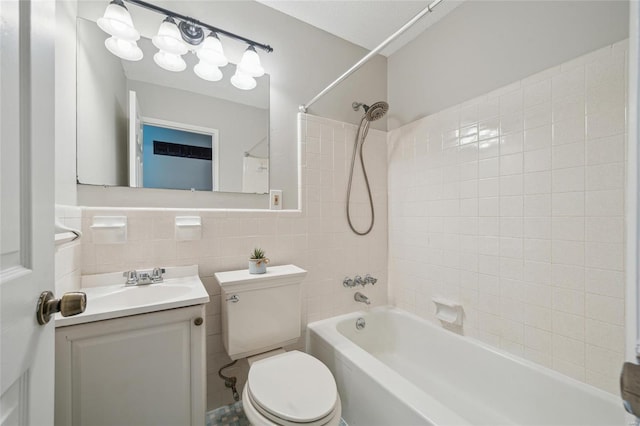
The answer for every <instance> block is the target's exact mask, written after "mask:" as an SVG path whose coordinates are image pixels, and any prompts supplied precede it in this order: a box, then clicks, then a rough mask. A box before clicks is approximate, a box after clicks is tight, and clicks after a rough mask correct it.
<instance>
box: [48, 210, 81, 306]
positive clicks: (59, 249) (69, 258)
mask: <svg viewBox="0 0 640 426" xmlns="http://www.w3.org/2000/svg"><path fill="white" fill-rule="evenodd" d="M55 215H56V218H57V219H58V220H59V221H60V223H61V224H63V225H65V226H67V227H69V228H73V229H81V228H82V209H81V208H79V207H75V206H63V205H56V207H55ZM81 243H82V242H81V241H80V240H76V241H73V242H69V243H64V244H60V245H56V247H55V263H54V268H55V290H56V291H55V293H56V296H57V297H60V295H62V294H63V293H66V292H69V291H76V290H78V289H80V274H81V269H82V244H81Z"/></svg>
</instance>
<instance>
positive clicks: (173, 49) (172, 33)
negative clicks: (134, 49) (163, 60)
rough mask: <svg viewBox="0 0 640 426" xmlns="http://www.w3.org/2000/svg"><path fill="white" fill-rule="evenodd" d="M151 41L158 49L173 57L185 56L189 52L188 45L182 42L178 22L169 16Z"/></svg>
mask: <svg viewBox="0 0 640 426" xmlns="http://www.w3.org/2000/svg"><path fill="white" fill-rule="evenodd" d="M151 41H152V42H153V45H154V46H155V47H157V48H158V49H160V50H164V51H165V52H168V53H171V54H173V55H184V54H185V53H187V50H188V48H187V45H186V44H185V43H184V41H182V35H180V29H179V28H178V26H177V25H176V21H174V20H173V18H171V17H168V16H167V17H166V18H165V20H164V21H162V24H160V28H158V34H156V35H155V36H153V38H152V39H151Z"/></svg>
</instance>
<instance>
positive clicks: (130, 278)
mask: <svg viewBox="0 0 640 426" xmlns="http://www.w3.org/2000/svg"><path fill="white" fill-rule="evenodd" d="M122 276H123V277H125V278H126V279H127V282H126V283H125V284H127V285H131V284H137V283H138V272H136V270H135V269H132V270H130V271H125V272H123V273H122Z"/></svg>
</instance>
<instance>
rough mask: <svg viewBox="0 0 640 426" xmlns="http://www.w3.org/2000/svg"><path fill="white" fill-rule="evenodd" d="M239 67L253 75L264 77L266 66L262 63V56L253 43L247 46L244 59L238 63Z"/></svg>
mask: <svg viewBox="0 0 640 426" xmlns="http://www.w3.org/2000/svg"><path fill="white" fill-rule="evenodd" d="M238 69H240V70H241V71H242V72H243V73H244V74H247V75H250V76H251V77H262V76H263V75H264V68H262V64H260V57H259V56H258V52H256V48H255V47H253V46H251V45H249V47H247V50H245V51H244V54H243V55H242V60H241V61H240V63H239V64H238Z"/></svg>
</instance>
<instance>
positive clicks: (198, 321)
mask: <svg viewBox="0 0 640 426" xmlns="http://www.w3.org/2000/svg"><path fill="white" fill-rule="evenodd" d="M202 322H203V320H202V317H198V318H196V319H194V320H193V323H194V324H195V325H198V326H200V325H202Z"/></svg>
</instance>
